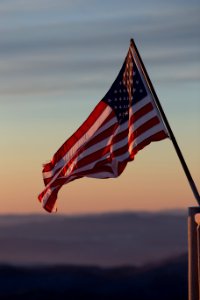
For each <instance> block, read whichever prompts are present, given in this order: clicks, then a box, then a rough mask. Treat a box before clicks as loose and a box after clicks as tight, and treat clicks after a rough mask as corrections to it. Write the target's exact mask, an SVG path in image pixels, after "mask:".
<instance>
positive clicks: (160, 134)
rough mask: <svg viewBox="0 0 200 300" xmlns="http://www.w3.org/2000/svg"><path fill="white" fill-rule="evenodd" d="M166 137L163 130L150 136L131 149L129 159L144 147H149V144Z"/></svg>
mask: <svg viewBox="0 0 200 300" xmlns="http://www.w3.org/2000/svg"><path fill="white" fill-rule="evenodd" d="M167 137H168V135H167V134H166V132H165V131H164V130H161V131H159V132H156V133H155V134H153V135H151V136H150V137H148V138H147V139H145V140H144V141H142V142H141V143H140V144H138V145H137V146H135V147H134V149H133V153H131V157H132V156H133V157H134V155H135V154H136V153H137V152H138V151H140V150H142V149H143V148H144V147H146V146H147V145H149V144H150V143H151V142H156V141H161V140H163V139H166V138H167Z"/></svg>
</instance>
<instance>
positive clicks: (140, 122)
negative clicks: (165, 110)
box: [130, 110, 158, 133]
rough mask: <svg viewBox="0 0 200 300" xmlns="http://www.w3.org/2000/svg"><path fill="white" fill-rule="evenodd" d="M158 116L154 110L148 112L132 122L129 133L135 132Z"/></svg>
mask: <svg viewBox="0 0 200 300" xmlns="http://www.w3.org/2000/svg"><path fill="white" fill-rule="evenodd" d="M156 116H158V115H157V113H156V111H155V110H152V111H150V112H149V113H147V114H146V115H144V116H142V117H141V118H140V119H138V120H137V121H135V122H133V124H132V125H131V126H130V131H131V133H132V132H133V131H135V130H137V129H138V128H139V127H140V126H141V125H143V124H145V123H146V122H147V121H149V120H151V119H152V118H153V117H156Z"/></svg>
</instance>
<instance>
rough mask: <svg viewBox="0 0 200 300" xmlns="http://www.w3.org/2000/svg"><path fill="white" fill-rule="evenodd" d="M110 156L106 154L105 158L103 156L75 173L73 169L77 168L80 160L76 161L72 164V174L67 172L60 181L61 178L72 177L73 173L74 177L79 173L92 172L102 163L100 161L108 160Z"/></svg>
mask: <svg viewBox="0 0 200 300" xmlns="http://www.w3.org/2000/svg"><path fill="white" fill-rule="evenodd" d="M109 155H110V153H107V154H105V155H104V156H101V158H100V159H99V158H98V159H97V160H95V161H93V162H92V163H90V164H87V165H85V166H83V167H81V168H78V169H76V170H75V171H74V170H73V169H74V167H75V166H76V164H77V161H78V160H75V161H74V162H73V163H72V167H71V174H69V173H70V171H69V172H68V170H67V172H66V174H65V176H62V177H59V179H60V178H67V177H68V176H71V175H72V173H73V175H76V174H77V173H79V172H84V171H86V170H92V169H93V168H94V166H95V164H96V163H97V162H100V161H102V160H104V159H106V158H107V157H108V156H109Z"/></svg>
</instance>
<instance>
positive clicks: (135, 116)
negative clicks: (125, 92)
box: [130, 102, 154, 123]
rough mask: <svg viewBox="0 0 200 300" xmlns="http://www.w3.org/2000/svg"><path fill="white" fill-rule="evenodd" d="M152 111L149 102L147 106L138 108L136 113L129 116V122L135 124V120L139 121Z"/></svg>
mask: <svg viewBox="0 0 200 300" xmlns="http://www.w3.org/2000/svg"><path fill="white" fill-rule="evenodd" d="M133 109H134V106H133ZM153 109H154V107H153V105H152V103H151V102H149V103H148V104H146V105H144V106H143V107H142V108H140V109H139V110H137V111H136V112H134V113H133V115H132V116H131V119H130V122H131V123H133V122H136V121H137V120H139V119H140V118H141V117H143V116H144V115H146V114H148V113H149V112H150V111H152V110H153Z"/></svg>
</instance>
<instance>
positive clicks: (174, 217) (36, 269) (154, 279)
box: [0, 212, 187, 300]
mask: <svg viewBox="0 0 200 300" xmlns="http://www.w3.org/2000/svg"><path fill="white" fill-rule="evenodd" d="M186 225H187V218H186V214H185V212H162V213H145V212H143V213H142V212H140V213H131V212H130V213H113V214H111V213H110V214H109V213H108V214H99V215H86V216H63V215H48V214H46V215H7V216H1V217H0V244H1V247H0V263H1V267H0V282H1V286H0V298H1V299H57V298H58V297H59V299H138V300H143V299H148V300H151V299H152V300H156V299H159V300H160V299H163V300H164V299H176V300H178V299H180V300H183V299H187V255H186V252H187V227H186Z"/></svg>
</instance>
